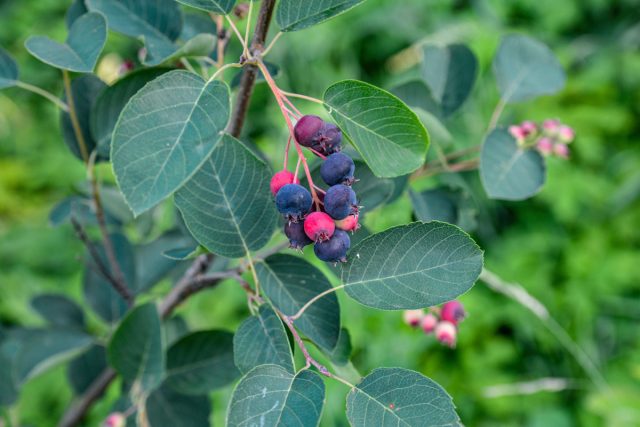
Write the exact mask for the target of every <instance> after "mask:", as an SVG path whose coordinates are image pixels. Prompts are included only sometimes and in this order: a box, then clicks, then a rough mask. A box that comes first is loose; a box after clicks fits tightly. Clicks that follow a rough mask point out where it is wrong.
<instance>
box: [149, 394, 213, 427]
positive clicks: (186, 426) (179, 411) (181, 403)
mask: <svg viewBox="0 0 640 427" xmlns="http://www.w3.org/2000/svg"><path fill="white" fill-rule="evenodd" d="M146 410H147V417H148V419H149V425H150V426H153V427H209V426H210V425H211V424H210V423H209V417H210V416H211V399H210V398H209V397H208V396H188V395H185V394H182V393H179V392H177V391H175V390H173V389H171V388H170V387H167V386H166V385H165V384H163V385H162V386H161V387H160V388H158V389H157V390H154V391H153V393H151V394H150V395H149V397H148V398H147V400H146Z"/></svg>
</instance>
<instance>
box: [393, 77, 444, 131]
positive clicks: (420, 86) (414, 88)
mask: <svg viewBox="0 0 640 427" xmlns="http://www.w3.org/2000/svg"><path fill="white" fill-rule="evenodd" d="M390 92H391V93H393V94H394V95H395V96H397V97H398V98H400V99H401V100H402V101H403V102H404V103H406V104H407V105H408V106H410V107H411V108H419V109H421V110H424V111H427V112H429V113H431V114H434V115H439V114H440V106H439V105H438V102H437V101H436V100H435V99H434V98H433V95H432V94H431V90H430V89H429V87H428V86H427V85H426V83H425V82H424V81H422V80H410V81H408V82H405V83H401V84H399V85H397V86H394V87H393V88H392V89H391V91H390ZM429 133H431V129H430V128H429Z"/></svg>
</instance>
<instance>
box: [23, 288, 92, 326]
mask: <svg viewBox="0 0 640 427" xmlns="http://www.w3.org/2000/svg"><path fill="white" fill-rule="evenodd" d="M31 306H32V307H33V308H34V309H35V310H36V311H37V312H38V313H39V314H40V316H42V318H44V319H45V320H47V321H48V322H49V323H50V324H51V325H52V326H59V327H61V328H65V327H66V328H75V329H84V326H85V324H84V313H83V312H82V309H81V308H80V307H79V306H78V304H76V303H75V302H74V301H72V300H70V299H69V298H67V297H65V296H62V295H55V294H42V295H38V296H37V297H35V298H34V299H32V300H31Z"/></svg>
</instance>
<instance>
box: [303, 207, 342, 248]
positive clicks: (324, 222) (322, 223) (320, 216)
mask: <svg viewBox="0 0 640 427" xmlns="http://www.w3.org/2000/svg"><path fill="white" fill-rule="evenodd" d="M335 229H336V225H335V223H334V222H333V219H331V217H330V216H329V215H327V214H326V213H324V212H313V213H310V214H309V215H307V217H306V218H305V220H304V232H305V233H306V234H307V237H309V238H310V239H311V240H313V241H314V242H324V241H326V240H329V238H331V236H333V233H334V231H335Z"/></svg>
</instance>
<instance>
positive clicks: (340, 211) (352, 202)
mask: <svg viewBox="0 0 640 427" xmlns="http://www.w3.org/2000/svg"><path fill="white" fill-rule="evenodd" d="M324 210H325V211H326V212H327V213H328V214H329V216H331V218H333V219H337V220H340V219H345V218H346V217H347V216H349V215H355V214H357V213H358V200H357V199H356V193H355V192H354V191H353V190H352V189H351V187H349V186H347V185H344V184H338V185H334V186H332V187H330V188H329V189H328V190H327V193H326V194H325V195H324Z"/></svg>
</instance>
